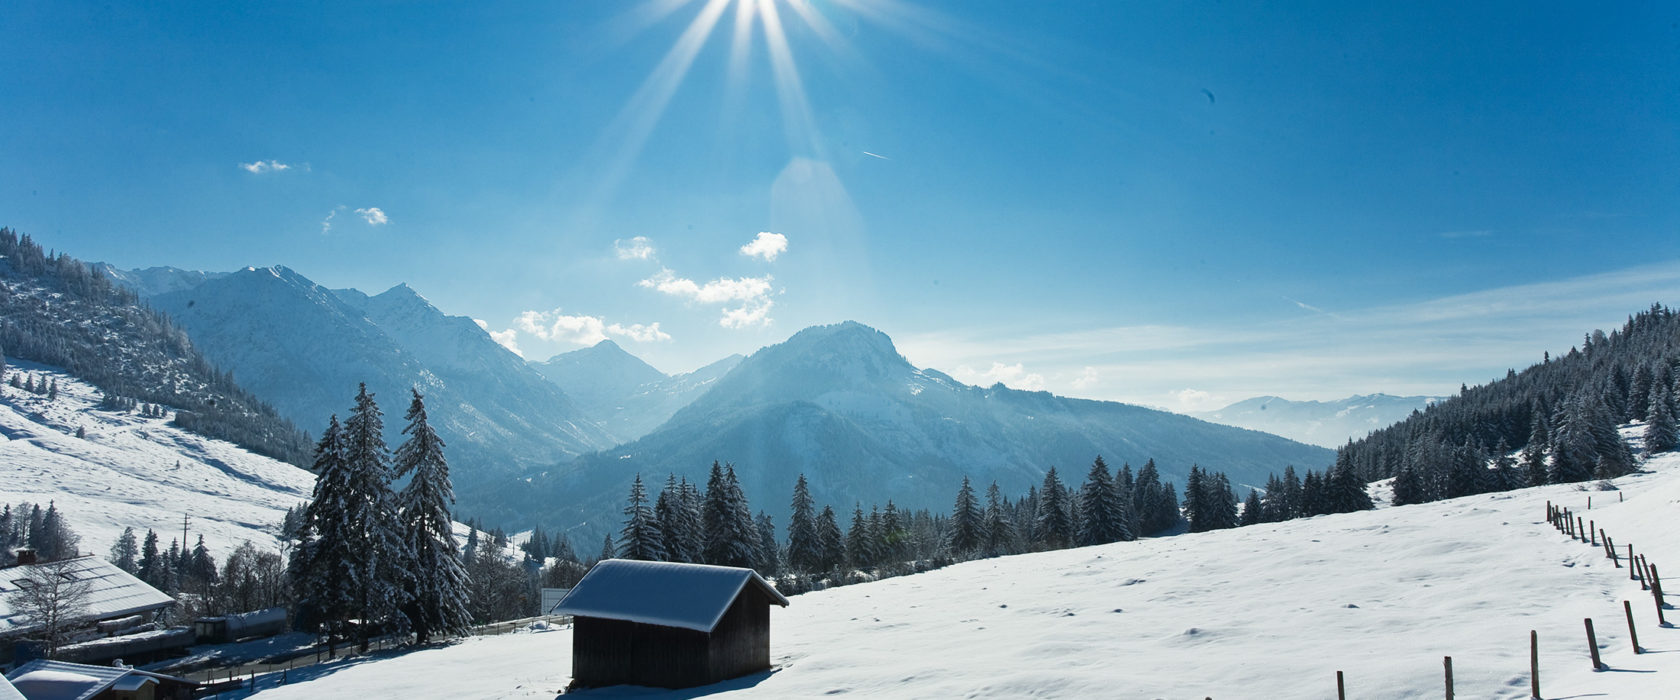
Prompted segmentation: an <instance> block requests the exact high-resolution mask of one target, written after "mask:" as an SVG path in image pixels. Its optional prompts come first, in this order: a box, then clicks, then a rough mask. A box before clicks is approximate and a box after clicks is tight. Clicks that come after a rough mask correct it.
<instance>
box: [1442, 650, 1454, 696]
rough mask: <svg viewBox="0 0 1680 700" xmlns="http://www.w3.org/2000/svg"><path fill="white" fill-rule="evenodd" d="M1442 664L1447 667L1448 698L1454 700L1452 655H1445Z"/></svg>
mask: <svg viewBox="0 0 1680 700" xmlns="http://www.w3.org/2000/svg"><path fill="white" fill-rule="evenodd" d="M1441 665H1443V666H1445V667H1446V669H1447V700H1453V682H1452V657H1451V656H1447V657H1443V658H1442V661H1441Z"/></svg>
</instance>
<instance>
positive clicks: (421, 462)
mask: <svg viewBox="0 0 1680 700" xmlns="http://www.w3.org/2000/svg"><path fill="white" fill-rule="evenodd" d="M411 391H412V393H413V400H412V401H411V402H410V403H409V406H408V413H406V414H405V415H404V418H405V419H406V420H407V421H408V425H407V426H406V427H404V428H403V434H404V435H407V436H408V438H407V439H406V440H404V441H403V443H402V444H401V445H399V446H397V452H396V455H395V467H396V473H397V476H399V477H401V476H405V475H410V474H412V475H413V476H412V477H411V478H410V479H409V482H408V485H407V486H405V487H403V490H402V493H400V494H398V496H397V502H398V504H399V505H400V507H401V522H402V528H403V534H404V535H405V537H406V544H407V548H408V556H409V560H410V561H412V562H413V566H414V570H413V577H412V578H411V579H410V581H409V587H408V599H409V601H410V602H409V606H408V618H409V621H410V623H412V624H413V626H414V635H415V642H416V643H419V644H425V643H427V642H428V641H430V640H431V638H432V637H433V636H448V635H459V634H463V633H465V632H466V630H467V628H468V626H470V625H471V624H472V613H471V612H470V610H471V602H470V600H469V599H468V596H469V593H468V592H469V590H470V589H471V582H470V581H469V580H468V577H467V568H466V565H465V563H464V562H463V561H462V559H461V555H460V551H459V550H458V549H457V545H456V544H455V534H454V527H455V525H454V514H453V512H452V511H453V510H454V506H455V487H454V485H453V484H452V483H451V482H450V479H449V462H448V461H447V460H446V459H445V458H444V455H443V448H444V443H443V439H442V438H440V437H438V435H437V432H436V431H434V430H432V426H431V424H430V423H429V422H428V421H427V417H426V404H425V400H424V398H423V397H422V396H421V395H420V392H419V391H418V390H411ZM541 532H542V531H541V529H540V528H539V529H538V530H537V532H536V533H535V535H537V536H540V535H541ZM538 546H539V547H540V546H541V545H540V544H539V545H538ZM538 556H539V557H540V556H541V555H538ZM539 561H540V558H539Z"/></svg>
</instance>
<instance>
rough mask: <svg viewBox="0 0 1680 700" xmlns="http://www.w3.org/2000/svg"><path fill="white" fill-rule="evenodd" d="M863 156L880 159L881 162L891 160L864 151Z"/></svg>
mask: <svg viewBox="0 0 1680 700" xmlns="http://www.w3.org/2000/svg"><path fill="white" fill-rule="evenodd" d="M863 154H864V155H866V156H869V157H870V158H880V159H881V160H892V159H891V158H888V157H886V156H883V155H881V154H879V153H870V152H869V151H864V152H863Z"/></svg>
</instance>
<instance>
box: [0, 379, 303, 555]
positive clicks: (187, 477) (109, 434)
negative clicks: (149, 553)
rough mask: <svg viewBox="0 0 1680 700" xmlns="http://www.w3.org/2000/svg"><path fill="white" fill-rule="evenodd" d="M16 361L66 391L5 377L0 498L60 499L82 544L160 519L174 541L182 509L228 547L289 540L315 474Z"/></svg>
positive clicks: (104, 541)
mask: <svg viewBox="0 0 1680 700" xmlns="http://www.w3.org/2000/svg"><path fill="white" fill-rule="evenodd" d="M16 372H23V373H25V374H26V375H28V376H31V377H35V378H38V379H39V378H50V379H52V380H56V381H57V382H58V396H57V398H55V399H51V400H49V399H48V398H47V397H46V396H42V395H36V394H31V393H28V392H25V391H22V390H19V389H15V388H12V387H10V386H0V501H3V502H5V503H9V504H14V505H15V504H16V503H17V502H19V501H31V502H34V503H37V504H40V505H42V506H43V507H44V506H45V505H46V504H47V502H49V501H51V502H53V503H55V504H57V506H58V508H59V510H60V511H63V512H64V514H65V516H66V517H67V518H68V519H69V523H70V525H71V527H73V528H74V529H75V531H76V533H77V534H79V535H81V537H82V542H81V549H82V551H84V552H93V553H96V554H101V555H103V554H104V553H105V552H106V551H108V550H109V549H110V546H111V544H112V543H113V542H115V541H116V539H117V536H118V535H120V534H122V530H123V528H124V527H133V528H135V529H136V530H137V531H139V533H140V534H141V535H144V534H145V532H146V529H147V528H152V529H155V530H157V532H158V536H159V537H161V538H163V543H164V545H165V546H167V545H168V543H169V540H170V539H171V538H172V537H174V538H179V537H180V536H181V516H182V515H187V516H189V517H190V518H191V521H190V523H189V525H188V536H189V538H191V537H195V536H196V535H198V534H203V535H204V538H205V541H206V543H207V544H208V545H209V546H210V547H211V548H212V549H213V550H214V551H216V552H218V553H226V552H229V551H232V549H233V548H234V547H237V546H239V543H240V542H243V541H245V540H250V541H251V542H253V543H254V544H256V545H257V546H258V547H260V548H262V549H265V550H273V549H279V547H280V543H279V540H278V539H277V538H278V536H279V535H280V523H281V520H282V519H283V518H284V516H285V513H286V509H287V508H291V507H293V506H296V505H298V504H299V503H301V502H303V501H305V500H307V499H308V498H309V494H310V491H311V489H313V488H314V485H315V476H314V475H313V474H311V473H309V472H308V471H306V470H303V469H300V468H298V467H295V466H292V465H290V464H286V463H285V462H280V461H277V460H274V459H270V458H268V457H264V456H262V455H258V454H254V453H252V452H249V451H247V450H244V449H241V448H239V447H238V446H236V445H233V444H230V443H227V442H223V441H221V440H212V439H208V438H205V437H202V436H199V435H195V434H192V433H189V432H187V431H185V430H182V429H180V428H179V427H177V426H175V425H173V424H172V423H171V422H170V421H169V420H168V419H166V418H150V417H145V416H142V415H140V414H139V412H137V411H133V410H114V409H106V408H100V407H99V403H100V399H101V397H102V395H103V394H102V392H100V391H99V390H98V389H95V388H94V387H93V386H91V385H89V384H87V383H86V382H83V381H81V380H79V379H76V378H75V377H74V376H72V375H70V374H69V373H67V372H65V371H63V370H62V369H60V368H56V367H50V366H46V365H40V364H35V363H30V362H17V361H14V362H13V363H12V364H11V366H9V367H7V373H8V374H11V373H16ZM170 413H171V414H173V413H174V411H170ZM78 428H80V429H82V430H83V431H84V435H85V437H80V438H78V437H76V430H77V429H78ZM190 544H191V543H190V542H189V545H190Z"/></svg>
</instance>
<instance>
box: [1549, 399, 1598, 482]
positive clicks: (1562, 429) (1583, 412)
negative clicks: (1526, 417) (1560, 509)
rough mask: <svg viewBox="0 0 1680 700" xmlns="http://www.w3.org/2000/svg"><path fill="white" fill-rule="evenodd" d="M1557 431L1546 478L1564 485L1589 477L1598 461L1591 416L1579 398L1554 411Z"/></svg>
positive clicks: (1582, 400) (1583, 401)
mask: <svg viewBox="0 0 1680 700" xmlns="http://www.w3.org/2000/svg"><path fill="white" fill-rule="evenodd" d="M1557 418H1558V420H1556V421H1555V422H1556V425H1557V434H1556V435H1555V436H1554V437H1553V445H1554V449H1553V453H1552V465H1551V473H1550V474H1549V475H1548V476H1547V481H1548V482H1550V483H1554V484H1568V483H1574V482H1577V481H1586V480H1588V479H1591V478H1592V474H1593V470H1594V469H1595V468H1596V467H1597V464H1598V450H1597V449H1596V445H1595V441H1594V435H1593V429H1592V425H1591V421H1592V417H1591V416H1590V415H1589V410H1588V408H1587V406H1586V402H1585V400H1584V399H1583V398H1582V397H1579V396H1578V397H1576V398H1575V399H1574V400H1572V401H1570V402H1568V403H1567V404H1566V405H1565V407H1564V408H1563V409H1561V410H1559V412H1558V416H1557Z"/></svg>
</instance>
